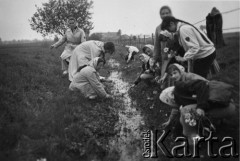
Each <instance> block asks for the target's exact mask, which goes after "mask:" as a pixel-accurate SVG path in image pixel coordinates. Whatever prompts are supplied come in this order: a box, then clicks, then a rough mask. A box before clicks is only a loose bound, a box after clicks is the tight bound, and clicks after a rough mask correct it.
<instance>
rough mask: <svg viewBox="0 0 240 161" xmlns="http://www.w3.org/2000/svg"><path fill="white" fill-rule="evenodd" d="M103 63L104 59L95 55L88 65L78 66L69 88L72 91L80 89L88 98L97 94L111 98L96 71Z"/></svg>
mask: <svg viewBox="0 0 240 161" xmlns="http://www.w3.org/2000/svg"><path fill="white" fill-rule="evenodd" d="M104 64H105V61H104V59H102V58H100V57H96V58H94V59H93V60H92V61H91V62H90V63H89V64H88V65H85V66H83V67H81V68H79V69H78V72H77V74H76V75H75V76H74V77H73V81H72V82H71V84H70V86H69V89H70V90H72V91H74V90H80V91H81V92H82V93H83V94H84V96H85V97H86V98H89V99H95V98H96V97H97V96H99V97H101V98H112V96H110V95H109V94H107V93H106V91H105V89H104V85H103V84H102V83H101V82H100V77H99V74H98V71H99V70H100V69H101V68H102V67H103V65H104Z"/></svg>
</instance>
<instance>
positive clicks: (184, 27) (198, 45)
mask: <svg viewBox="0 0 240 161" xmlns="http://www.w3.org/2000/svg"><path fill="white" fill-rule="evenodd" d="M199 32H201V31H199ZM199 32H198V31H197V30H196V29H195V28H194V27H192V26H190V25H188V24H184V23H181V22H178V24H177V33H178V34H179V44H180V45H181V46H183V48H184V50H185V54H184V57H183V58H184V59H185V60H190V59H192V60H196V59H201V58H205V57H207V56H209V55H211V54H212V53H213V52H214V51H215V47H214V44H213V43H212V42H211V40H209V39H208V37H207V36H206V35H205V34H204V33H203V32H201V33H202V35H203V36H204V37H205V38H206V39H207V40H208V42H209V43H208V42H206V41H205V40H204V39H203V38H202V36H201V34H200V33H199Z"/></svg>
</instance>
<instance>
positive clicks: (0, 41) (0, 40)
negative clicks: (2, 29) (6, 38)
mask: <svg viewBox="0 0 240 161" xmlns="http://www.w3.org/2000/svg"><path fill="white" fill-rule="evenodd" d="M0 45H2V39H1V37H0Z"/></svg>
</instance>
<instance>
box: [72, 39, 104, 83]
mask: <svg viewBox="0 0 240 161" xmlns="http://www.w3.org/2000/svg"><path fill="white" fill-rule="evenodd" d="M103 46H104V43H103V42H101V41H94V40H90V41H86V42H83V43H82V44H80V45H78V46H77V47H76V48H75V49H74V51H73V54H72V56H71V59H70V62H69V67H68V73H69V80H70V81H72V80H73V77H74V75H75V74H76V73H77V70H78V68H79V67H81V66H83V65H87V64H88V63H89V62H90V61H91V60H93V59H94V58H96V57H99V56H101V54H102V53H103V52H104V48H103Z"/></svg>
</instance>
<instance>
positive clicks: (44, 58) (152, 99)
mask: <svg viewBox="0 0 240 161" xmlns="http://www.w3.org/2000/svg"><path fill="white" fill-rule="evenodd" d="M225 41H226V43H227V46H225V47H223V48H221V49H218V51H217V60H218V62H219V64H220V66H221V69H222V70H221V72H220V73H218V74H217V75H214V76H213V78H212V79H217V80H222V81H224V82H227V83H230V84H233V85H234V88H235V90H234V101H235V103H236V105H237V111H236V114H238V113H239V110H238V108H239V34H238V33H235V34H231V35H230V34H228V35H225ZM49 45H50V44H31V45H24V44H22V45H8V46H0V56H1V59H0V73H1V77H0V160H9V161H10V160H11V161H32V160H37V159H40V158H46V159H47V160H50V161H61V160H62V161H74V160H84V161H90V160H95V161H96V160H97V161H100V160H103V161H115V160H123V161H128V160H129V161H140V160H151V159H143V157H142V140H141V133H142V132H143V130H156V129H159V130H161V128H160V125H161V124H162V123H163V122H165V121H166V120H167V118H168V115H169V112H170V111H171V109H170V108H169V107H168V106H166V105H164V104H163V103H161V102H160V101H159V99H158V96H159V93H160V92H161V91H160V89H159V87H158V86H151V87H149V86H147V85H145V84H144V83H140V84H139V85H138V86H136V87H134V88H131V89H129V87H130V85H131V83H132V82H133V81H134V79H135V78H136V77H137V75H138V73H139V72H140V66H141V63H140V62H139V60H136V61H135V62H133V63H132V64H131V66H130V67H129V68H125V66H126V64H125V62H124V59H123V56H124V54H125V52H126V50H125V49H124V48H123V47H122V46H117V47H116V49H117V50H116V53H115V54H114V55H113V56H111V57H109V56H107V60H109V62H108V63H107V64H106V66H105V69H104V70H103V71H101V75H103V76H106V77H109V79H112V80H113V83H108V84H105V85H106V87H107V91H108V93H112V94H114V95H115V97H114V99H112V100H95V101H89V100H87V99H85V98H84V97H83V96H82V95H81V93H79V92H71V91H69V90H68V86H69V81H68V79H67V77H62V75H61V70H60V69H61V66H60V65H61V64H60V59H59V56H60V53H61V52H62V50H63V48H59V49H57V50H50V49H49ZM153 91H157V94H153ZM238 118H239V116H237V117H236V118H233V121H232V122H230V123H229V124H220V125H218V126H217V133H216V135H217V136H218V137H219V138H222V137H223V136H226V135H227V136H232V137H233V138H234V139H235V140H236V143H237V150H238V151H239V144H238V142H239V119H238ZM167 141H169V142H171V140H167ZM170 145H171V144H167V146H168V147H169V146H170ZM210 159H211V158H210ZM237 159H238V158H236V160H237ZM153 160H171V159H168V158H166V157H165V156H163V154H161V152H158V158H156V159H153ZM176 160H179V159H176ZM181 160H187V159H181ZM201 160H209V158H201ZM214 160H219V161H220V160H222V158H221V157H218V158H216V159H214ZM224 160H231V161H232V160H234V158H230V159H224Z"/></svg>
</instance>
